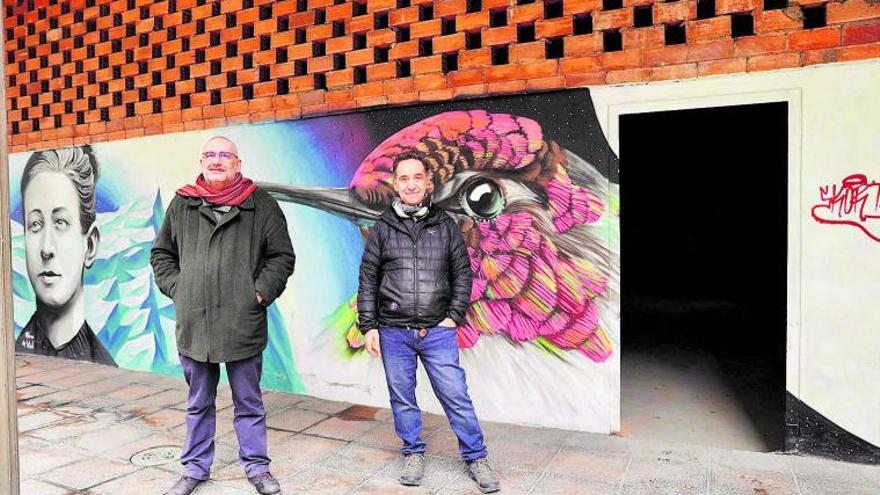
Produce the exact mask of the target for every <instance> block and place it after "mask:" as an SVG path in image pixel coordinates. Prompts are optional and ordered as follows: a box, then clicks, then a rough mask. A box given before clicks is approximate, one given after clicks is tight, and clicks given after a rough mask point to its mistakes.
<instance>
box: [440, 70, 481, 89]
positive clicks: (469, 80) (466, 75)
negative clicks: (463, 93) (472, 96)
mask: <svg viewBox="0 0 880 495" xmlns="http://www.w3.org/2000/svg"><path fill="white" fill-rule="evenodd" d="M447 79H448V81H449V86H450V87H460V86H471V85H474V84H481V83H483V82H484V81H485V80H486V75H485V74H484V73H483V69H466V70H457V71H454V72H451V73H450V74H449V75H448V77H447Z"/></svg>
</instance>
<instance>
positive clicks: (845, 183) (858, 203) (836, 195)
mask: <svg viewBox="0 0 880 495" xmlns="http://www.w3.org/2000/svg"><path fill="white" fill-rule="evenodd" d="M819 199H821V201H822V202H821V203H820V204H817V205H815V206H813V209H812V214H813V219H814V220H816V221H817V222H819V223H826V224H838V225H851V226H853V227H857V228H858V229H859V230H861V231H862V232H863V233H864V234H865V235H867V236H868V237H870V238H871V239H872V240H874V241H877V242H880V225H878V222H877V220H878V219H880V183H878V182H876V181H873V180H871V181H869V180H868V177H867V176H865V175H864V174H852V175H848V176H846V177H845V178H844V179H843V180H841V181H840V184H831V185H829V186H823V187H820V188H819Z"/></svg>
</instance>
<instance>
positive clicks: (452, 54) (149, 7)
mask: <svg viewBox="0 0 880 495" xmlns="http://www.w3.org/2000/svg"><path fill="white" fill-rule="evenodd" d="M5 29H6V33H5V36H6V60H7V69H6V77H7V81H6V83H7V108H8V110H9V114H8V120H9V132H10V143H11V145H12V151H13V152H15V151H23V150H27V149H35V148H45V147H55V146H65V145H70V144H79V143H83V142H96V141H103V140H108V139H122V138H126V137H133V136H140V135H145V134H156V133H165V132H176V131H182V130H188V129H201V128H205V127H212V126H218V125H225V124H228V123H235V122H259V121H271V120H275V119H279V120H280V119H289V118H296V117H299V116H301V115H314V114H322V113H330V112H338V111H345V110H351V109H356V108H364V107H371V106H376V105H386V104H403V103H410V102H415V101H436V100H447V99H453V98H461V97H474V96H480V95H490V94H501V93H519V92H523V91H537V90H544V89H557V88H565V87H578V86H589V85H602V84H617V83H625V82H635V81H651V80H665V79H680V78H692V77H698V76H703V75H712V74H722V73H734V72H745V71H760V70H769V69H777V68H784V67H797V66H802V65H810V64H817V63H828V62H834V61H844V60H855V59H863V58H873V57H880V2H878V1H877V0H846V1H843V2H840V1H837V2H827V3H826V2H815V1H814V0H808V1H805V2H803V3H786V1H785V0H678V1H673V2H662V1H651V0H544V1H540V0H518V1H517V0H513V1H507V0H438V1H430V0H365V1H360V0H358V1H352V0H284V1H266V0H223V1H219V0H212V1H209V0H165V1H156V2H154V1H150V0H114V1H108V0H72V1H57V0H53V1H45V0H43V1H40V0H31V1H29V2H28V1H25V2H7V3H6V4H5Z"/></svg>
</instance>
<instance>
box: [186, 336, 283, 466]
mask: <svg viewBox="0 0 880 495" xmlns="http://www.w3.org/2000/svg"><path fill="white" fill-rule="evenodd" d="M180 364H181V365H183V376H184V378H185V379H186V383H187V385H189V399H188V401H187V407H186V443H185V444H184V446H183V450H182V451H181V454H180V462H181V463H182V464H183V466H184V469H183V474H184V475H185V476H189V477H190V478H196V479H199V480H207V479H208V477H209V476H210V473H211V464H212V463H213V461H214V432H215V422H216V419H215V418H216V407H215V405H214V403H215V400H216V399H217V382H219V381H220V365H219V364H218V363H203V362H200V361H196V360H194V359H190V358H188V357H186V356H184V355H182V354H181V355H180ZM262 372H263V355H262V354H257V355H256V356H254V357H251V358H247V359H242V360H241V361H232V362H228V363H226V374H227V375H228V376H229V386H230V387H231V388H232V404H233V406H234V416H235V420H234V421H233V424H234V426H235V434H236V436H237V437H238V447H239V449H238V460H239V462H240V463H241V465H242V466H244V470H245V474H246V475H247V477H248V478H253V477H254V476H256V475H258V474H260V473H265V472H267V471H269V462H271V461H270V460H269V455H268V453H267V445H266V411H265V410H264V409H263V395H262V392H261V391H260V376H261V375H262Z"/></svg>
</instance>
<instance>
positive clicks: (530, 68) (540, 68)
mask: <svg viewBox="0 0 880 495" xmlns="http://www.w3.org/2000/svg"><path fill="white" fill-rule="evenodd" d="M521 73H522V77H524V78H526V79H540V78H544V77H551V76H555V75H557V74H558V73H559V61H557V60H555V59H552V60H541V61H537V62H530V63H526V64H522V72H521Z"/></svg>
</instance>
